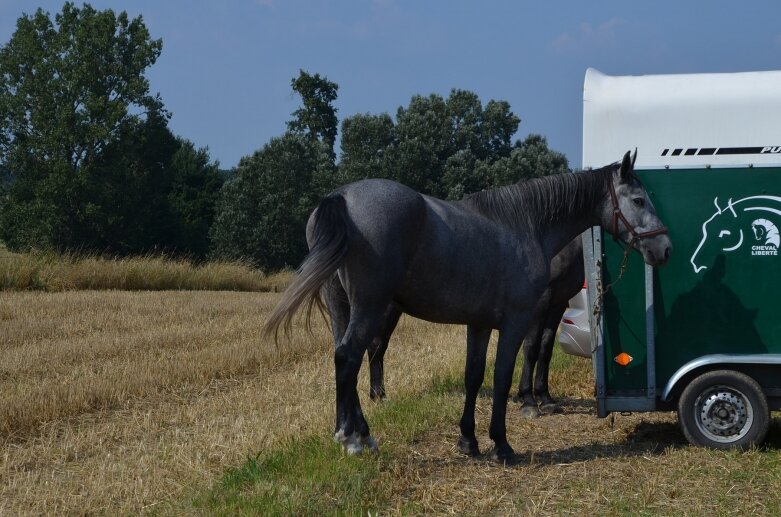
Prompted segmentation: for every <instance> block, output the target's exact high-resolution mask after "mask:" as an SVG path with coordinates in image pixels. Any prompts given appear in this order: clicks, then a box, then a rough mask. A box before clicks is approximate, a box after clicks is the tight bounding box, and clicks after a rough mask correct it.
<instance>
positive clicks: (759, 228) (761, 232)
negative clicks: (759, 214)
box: [751, 221, 767, 241]
mask: <svg viewBox="0 0 781 517" xmlns="http://www.w3.org/2000/svg"><path fill="white" fill-rule="evenodd" d="M758 222H759V221H754V222H753V223H751V229H752V230H753V231H754V238H755V239H756V240H758V241H761V240H764V239H765V235H767V228H765V227H764V226H763V225H761V224H757V223H758Z"/></svg>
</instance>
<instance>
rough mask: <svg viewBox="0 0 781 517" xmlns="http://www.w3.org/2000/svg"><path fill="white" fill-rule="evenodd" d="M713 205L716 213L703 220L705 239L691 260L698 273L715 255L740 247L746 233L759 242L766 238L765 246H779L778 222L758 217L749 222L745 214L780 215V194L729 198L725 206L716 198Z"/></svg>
mask: <svg viewBox="0 0 781 517" xmlns="http://www.w3.org/2000/svg"><path fill="white" fill-rule="evenodd" d="M713 204H714V205H715V207H716V212H715V213H714V214H713V215H712V216H711V217H710V218H709V219H708V220H707V221H705V222H704V223H702V240H700V244H699V245H698V246H697V249H695V250H694V253H693V254H692V256H691V259H689V262H691V264H692V267H693V268H694V272H695V273H699V272H700V271H702V270H703V269H707V268H708V264H712V263H713V259H714V257H715V256H716V255H718V254H721V253H724V252H726V253H729V252H733V251H735V250H738V249H740V248H741V246H743V244H744V242H746V235H748V236H749V239H750V238H751V235H752V233H753V237H754V239H755V240H756V241H763V242H762V244H763V245H768V246H774V247H775V248H776V249H777V248H778V246H779V234H778V227H777V226H776V224H775V223H773V222H772V221H770V220H769V219H765V218H759V219H755V220H754V221H753V222H752V223H751V224H750V225H749V224H748V221H751V219H748V221H746V218H745V217H744V214H745V213H746V212H753V211H763V212H766V213H767V215H768V217H772V216H773V214H775V215H777V216H781V197H777V196H750V197H745V198H742V199H738V200H737V201H733V199H732V198H730V199H729V200H728V201H727V203H726V204H724V205H723V206H721V204H720V203H719V199H718V198H715V199H714V200H713ZM773 205H776V206H773ZM744 230H745V232H744Z"/></svg>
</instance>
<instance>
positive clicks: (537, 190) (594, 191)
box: [460, 170, 610, 260]
mask: <svg viewBox="0 0 781 517" xmlns="http://www.w3.org/2000/svg"><path fill="white" fill-rule="evenodd" d="M609 174H610V171H606V170H601V171H586V172H579V173H575V174H559V175H555V176H549V177H547V178H541V179H539V180H530V183H523V184H516V185H510V186H507V187H499V188H498V189H495V190H492V191H486V192H483V193H479V194H476V195H475V196H472V197H470V198H467V199H465V200H464V201H462V202H460V203H461V204H463V205H464V206H466V207H467V208H469V209H470V210H475V211H477V212H479V213H481V214H483V215H484V216H486V217H488V218H489V219H492V220H494V221H496V222H498V223H501V224H503V225H504V226H506V227H507V228H509V229H510V230H511V231H513V232H514V233H516V235H517V236H518V238H519V239H521V240H525V239H528V238H530V236H533V238H536V239H537V240H538V241H539V243H540V245H541V247H542V249H543V251H544V253H545V255H546V257H547V259H548V260H550V259H552V258H553V257H554V256H555V255H556V254H557V253H558V252H559V251H561V250H562V249H563V248H564V246H566V245H567V244H568V243H569V242H570V241H572V239H574V238H575V237H577V236H578V235H579V234H581V233H583V231H585V230H586V229H587V228H589V227H590V226H593V225H598V224H600V222H601V220H602V219H603V217H604V214H603V211H604V209H605V206H604V205H605V199H606V198H607V189H608V186H607V182H608V181H610V176H609ZM531 182H534V183H531Z"/></svg>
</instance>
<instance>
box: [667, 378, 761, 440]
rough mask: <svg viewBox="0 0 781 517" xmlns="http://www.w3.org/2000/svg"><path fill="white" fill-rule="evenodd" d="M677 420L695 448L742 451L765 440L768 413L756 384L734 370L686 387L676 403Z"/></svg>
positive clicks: (758, 386) (699, 379)
mask: <svg viewBox="0 0 781 517" xmlns="http://www.w3.org/2000/svg"><path fill="white" fill-rule="evenodd" d="M678 420H679V422H680V424H681V429H682V430H683V434H684V435H685V436H686V439H688V440H689V442H691V443H692V444H694V445H699V446H703V447H710V448H713V449H741V450H745V449H747V448H749V447H752V446H754V445H759V444H760V443H762V440H764V439H765V435H767V430H768V426H769V425H770V410H769V409H768V405H767V397H765V394H764V393H763V391H762V388H761V387H760V385H759V384H758V383H757V381H755V380H754V379H752V378H751V377H749V376H748V375H746V374H744V373H741V372H736V371H734V370H716V371H712V372H708V373H704V374H702V375H700V376H699V377H697V378H695V379H694V380H693V381H691V382H690V383H689V385H688V386H686V388H685V389H684V390H683V393H682V394H681V398H680V399H679V400H678Z"/></svg>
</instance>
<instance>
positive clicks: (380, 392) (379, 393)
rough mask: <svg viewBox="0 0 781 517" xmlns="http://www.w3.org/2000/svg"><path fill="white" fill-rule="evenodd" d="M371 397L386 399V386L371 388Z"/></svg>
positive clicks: (380, 399)
mask: <svg viewBox="0 0 781 517" xmlns="http://www.w3.org/2000/svg"><path fill="white" fill-rule="evenodd" d="M369 398H370V399H372V400H377V401H382V400H385V388H380V389H376V390H375V389H374V388H372V389H371V390H369Z"/></svg>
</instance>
